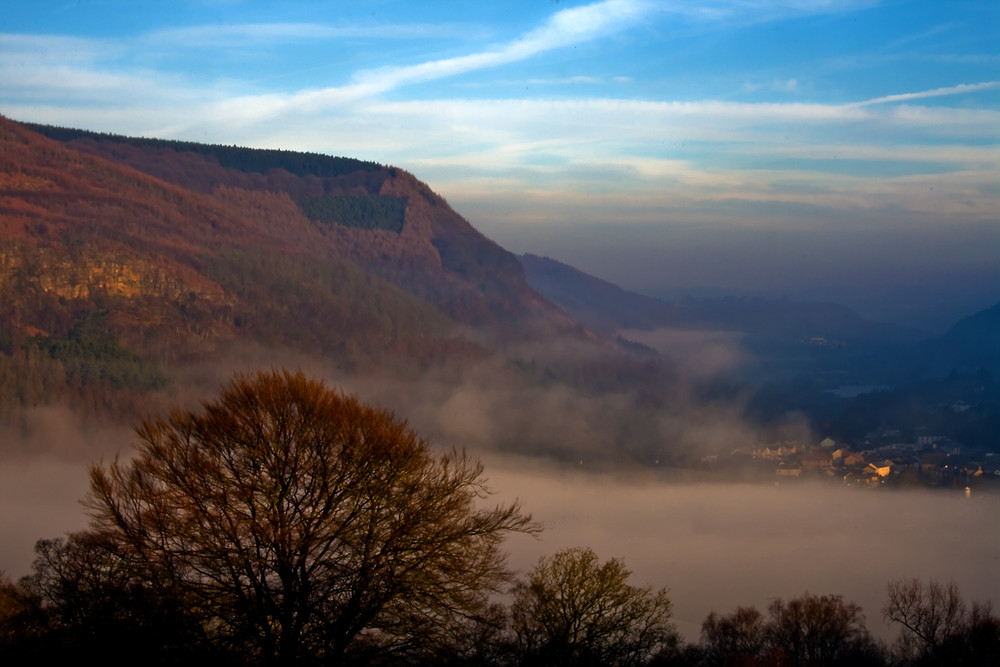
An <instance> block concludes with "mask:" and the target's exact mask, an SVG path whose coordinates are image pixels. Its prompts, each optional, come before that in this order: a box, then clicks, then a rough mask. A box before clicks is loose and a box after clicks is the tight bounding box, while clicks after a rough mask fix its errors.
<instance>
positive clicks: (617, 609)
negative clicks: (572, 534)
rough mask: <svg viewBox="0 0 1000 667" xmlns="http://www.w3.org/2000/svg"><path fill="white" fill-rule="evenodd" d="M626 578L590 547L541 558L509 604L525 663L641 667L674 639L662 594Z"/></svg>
mask: <svg viewBox="0 0 1000 667" xmlns="http://www.w3.org/2000/svg"><path fill="white" fill-rule="evenodd" d="M630 575H631V572H629V571H628V570H627V569H626V568H625V566H624V564H623V563H622V561H620V560H617V559H612V560H609V561H607V562H606V563H604V564H601V563H600V562H599V559H598V557H597V555H596V554H595V553H594V552H593V551H591V550H590V549H579V548H578V549H568V550H566V551H561V552H559V553H557V554H556V555H554V556H552V557H550V558H542V559H541V560H540V561H539V563H538V565H537V566H536V567H535V569H534V570H532V572H531V573H530V574H529V576H528V580H527V581H522V582H520V583H519V584H518V585H517V586H516V588H515V599H514V602H513V604H512V606H511V616H512V626H513V629H514V632H515V634H516V637H517V646H518V649H517V650H518V652H519V654H520V656H521V662H522V664H531V665H534V664H538V665H580V666H586V665H602V666H609V667H613V666H623V665H639V664H643V663H644V662H645V661H647V660H648V659H649V658H650V657H651V656H652V655H654V654H655V653H656V652H657V651H659V650H661V649H664V648H666V647H667V646H669V645H670V644H671V643H672V642H674V641H675V639H676V633H675V631H674V629H673V627H672V626H671V625H670V623H669V620H670V613H671V610H670V600H669V598H668V597H667V591H666V590H665V589H660V590H659V591H655V592H654V591H653V590H652V589H651V588H650V587H636V586H631V585H629V584H628V583H627V582H628V578H629V576H630Z"/></svg>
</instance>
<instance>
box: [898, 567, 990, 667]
mask: <svg viewBox="0 0 1000 667" xmlns="http://www.w3.org/2000/svg"><path fill="white" fill-rule="evenodd" d="M882 615H883V616H884V617H885V619H886V620H889V621H892V622H894V623H899V624H900V625H901V626H903V629H902V630H901V632H900V635H899V637H898V638H897V639H896V644H895V646H894V652H895V654H896V659H897V660H898V661H899V662H900V663H902V664H915V665H996V664H1000V618H997V617H996V616H994V615H993V611H992V609H991V607H990V605H989V604H988V603H981V602H974V603H973V604H972V607H971V608H969V607H968V606H967V605H966V603H965V600H964V599H963V598H962V596H961V594H960V593H959V590H958V586H957V585H956V584H955V583H954V582H950V583H948V584H942V583H941V582H938V581H935V580H934V579H931V580H930V581H929V582H928V583H927V584H925V583H924V582H923V581H921V580H920V579H918V578H912V579H896V580H893V581H890V582H889V584H888V587H887V599H886V604H885V607H883V608H882Z"/></svg>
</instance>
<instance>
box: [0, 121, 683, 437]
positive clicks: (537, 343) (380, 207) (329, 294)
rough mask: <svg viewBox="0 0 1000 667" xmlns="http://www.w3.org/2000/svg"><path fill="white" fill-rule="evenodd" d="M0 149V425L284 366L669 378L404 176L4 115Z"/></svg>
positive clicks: (399, 374) (588, 383)
mask: <svg viewBox="0 0 1000 667" xmlns="http://www.w3.org/2000/svg"><path fill="white" fill-rule="evenodd" d="M36 130H37V131H36ZM40 132H41V133H40ZM43 135H48V136H43ZM57 140H58V141H57ZM0 155H2V158H0V239H2V242H3V243H2V246H0V389H2V391H0V414H2V415H3V419H4V420H8V421H9V420H10V419H15V418H16V414H17V410H19V409H21V408H26V407H32V406H39V405H48V404H62V405H67V406H69V407H70V408H71V409H73V410H74V411H75V412H76V413H78V414H80V415H84V416H88V415H89V416H90V417H92V418H94V419H97V420H100V419H104V418H107V417H112V418H116V419H120V420H125V421H129V420H131V419H133V417H134V415H135V414H136V413H137V412H141V410H142V409H143V406H144V405H147V401H148V399H149V396H150V395H151V394H152V393H155V392H157V391H160V390H166V389H169V388H171V387H175V386H176V378H177V377H179V375H178V374H179V373H182V372H183V369H186V368H205V364H206V362H211V363H212V364H214V365H218V366H219V371H220V373H227V372H228V369H230V368H232V367H233V366H236V367H240V366H244V367H245V366H246V365H248V364H249V365H253V364H258V365H259V364H265V365H266V364H267V363H278V360H280V361H281V362H282V363H284V362H286V361H287V357H288V356H289V355H290V356H291V358H293V359H295V358H297V359H317V360H322V363H323V364H325V365H326V366H328V367H331V368H336V369H338V372H342V373H345V374H347V375H348V376H357V377H362V376H363V377H376V376H378V375H380V374H383V375H385V376H387V377H393V378H411V379H413V378H418V377H421V376H423V375H424V374H426V373H429V372H432V371H433V372H434V373H438V374H441V373H444V374H445V375H446V376H449V375H450V376H451V377H453V378H457V377H458V376H460V375H462V374H468V373H469V372H470V369H472V368H476V367H478V366H479V365H481V364H489V368H490V370H489V373H491V374H493V376H492V378H493V379H492V381H493V382H494V383H495V384H497V385H500V384H503V385H505V386H507V385H511V383H513V384H517V383H527V384H528V385H544V384H551V383H556V384H563V385H566V386H571V387H573V388H574V390H577V389H580V390H583V391H585V392H597V394H600V393H602V392H620V391H623V390H625V388H632V387H634V386H636V383H638V386H648V387H649V388H650V392H649V394H648V396H649V397H652V398H649V399H647V400H652V401H653V402H654V403H655V402H656V401H658V400H662V397H663V396H664V395H665V393H664V392H665V391H666V390H665V389H664V387H666V386H667V385H668V384H669V383H668V382H667V378H668V377H669V373H668V371H666V370H665V369H664V368H663V367H662V366H660V365H658V364H655V363H652V362H651V361H650V360H649V359H640V358H633V357H631V356H630V355H629V354H627V353H626V352H624V351H622V350H618V349H616V348H615V346H614V345H613V344H611V343H608V342H607V341H605V340H603V339H601V338H600V337H599V336H597V335H596V334H593V333H590V332H589V331H588V330H587V329H585V328H584V327H583V326H581V325H580V324H578V323H576V322H575V321H573V320H572V319H570V318H569V317H568V316H567V315H565V314H564V313H563V312H562V311H560V310H559V309H558V308H556V307H555V306H553V305H552V304H550V303H549V302H548V301H546V300H545V299H544V298H542V297H541V296H539V295H538V294H537V293H536V292H534V291H533V290H532V289H531V288H529V287H528V285H527V284H526V282H525V280H524V272H523V269H522V268H521V264H520V263H519V261H518V259H517V258H516V257H515V256H514V255H512V254H511V253H509V252H507V251H505V250H504V249H502V248H500V247H499V246H498V245H496V244H495V243H493V242H492V241H490V240H488V239H486V238H485V237H483V236H482V235H481V234H479V233H478V232H477V231H476V230H475V229H474V228H473V227H472V226H471V225H470V224H469V223H468V222H467V221H465V220H464V219H463V218H462V217H461V216H459V215H458V214H457V213H455V212H454V211H453V210H452V209H451V208H450V207H449V206H448V205H447V203H445V202H444V200H443V199H441V198H440V197H438V196H437V195H435V194H434V193H433V192H431V191H430V189H429V188H427V186H426V185H424V184H422V183H420V182H419V181H418V180H417V179H416V178H414V177H413V176H411V175H410V174H407V173H405V172H402V171H400V170H397V169H394V168H390V167H382V166H380V165H377V164H375V163H371V162H362V161H359V160H353V159H349V158H330V157H326V156H320V155H313V154H301V153H291V152H287V151H272V150H254V149H241V148H235V147H224V146H221V147H220V146H203V145H198V144H189V143H178V142H165V141H160V140H149V139H128V138H125V137H117V136H109V135H97V134H94V133H89V132H83V131H76V130H66V129H58V128H47V127H42V126H32V127H31V128H30V129H29V128H28V127H26V126H24V125H21V124H18V123H16V122H12V121H9V120H7V119H2V118H0ZM556 340H558V341H559V345H554V344H553V343H554V341H556ZM560 345H561V346H565V345H572V346H575V347H574V349H575V352H574V354H572V355H567V354H565V353H564V352H565V349H567V348H565V347H560ZM546 350H548V351H546ZM553 350H562V352H560V353H558V354H555V353H553ZM268 360H270V362H269V361H268ZM657 396H659V397H660V398H656V397H657ZM512 437H517V436H516V435H514V436H512Z"/></svg>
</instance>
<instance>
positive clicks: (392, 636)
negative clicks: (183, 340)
mask: <svg viewBox="0 0 1000 667" xmlns="http://www.w3.org/2000/svg"><path fill="white" fill-rule="evenodd" d="M137 434H138V437H139V444H138V452H137V455H136V456H135V458H134V459H133V460H131V461H129V462H123V461H117V460H116V461H115V462H114V463H113V464H111V465H110V466H107V467H99V466H98V467H94V468H93V469H92V470H91V491H90V494H89V496H88V501H87V502H88V506H89V507H90V509H91V511H92V514H93V517H94V530H95V531H97V532H99V533H102V534H106V535H109V536H111V538H112V539H114V540H116V541H117V543H118V544H119V545H121V546H122V547H123V548H125V549H127V550H128V552H129V554H130V557H132V558H134V559H136V560H137V561H139V562H141V563H142V565H143V567H144V569H145V576H146V577H147V578H148V580H150V581H154V582H159V583H160V585H162V586H168V587H170V589H171V590H175V591H177V594H178V595H181V596H183V598H184V599H185V601H186V604H188V605H189V608H190V611H191V612H192V613H194V614H195V615H197V616H198V617H199V618H201V619H202V624H203V626H204V627H206V628H209V629H210V630H209V631H210V632H211V633H213V634H214V636H215V637H216V638H217V639H218V640H221V641H225V642H229V643H230V644H232V645H233V646H236V647H239V648H240V649H241V650H245V651H249V652H250V653H251V654H252V655H255V656H257V659H258V660H260V661H263V662H267V663H276V664H291V663H300V662H305V661H314V660H315V661H323V662H326V663H331V664H339V663H341V662H344V661H346V660H348V659H356V660H358V661H364V660H367V659H370V658H373V657H374V656H377V655H384V654H397V655H398V654H405V653H407V652H409V651H413V652H419V651H426V649H427V644H428V643H430V642H433V641H434V639H435V637H436V636H437V634H439V633H441V632H444V631H445V629H446V628H448V627H449V626H450V623H451V620H452V619H453V618H455V617H462V616H471V615H474V614H475V613H476V612H477V611H479V610H480V609H481V608H482V607H483V605H484V604H485V598H486V595H487V594H488V592H490V591H492V590H496V589H497V588H498V587H499V586H500V585H501V584H502V583H503V582H505V581H506V580H507V578H508V576H509V574H508V572H507V571H506V569H505V567H504V555H503V553H502V551H501V549H500V547H501V544H502V541H503V539H504V537H505V536H506V535H507V534H509V533H511V532H518V531H521V532H525V531H529V532H530V531H533V530H536V527H535V526H534V524H532V523H531V521H530V517H527V516H525V515H523V514H522V512H521V511H520V509H519V507H518V506H517V505H516V504H513V505H508V506H498V507H494V508H483V507H481V505H482V500H483V498H484V497H485V495H486V494H487V489H486V487H485V486H484V481H483V475H482V473H483V468H482V466H481V464H480V463H478V462H476V461H472V460H469V459H467V458H466V457H465V456H464V455H461V454H455V453H452V454H443V455H440V456H438V455H434V454H432V452H431V450H430V448H429V446H428V444H427V442H426V441H424V440H422V439H420V438H419V437H418V436H417V435H416V434H415V433H414V432H413V431H412V430H411V429H409V428H408V427H407V425H406V423H405V422H403V421H401V420H399V419H397V418H396V417H395V416H394V415H392V414H391V413H389V412H386V411H382V410H378V409H375V408H372V407H369V406H366V405H363V404H361V403H360V402H359V401H357V400H356V399H355V398H352V397H346V396H344V395H342V394H340V393H338V392H335V391H332V390H330V389H328V388H327V387H326V386H325V385H324V384H323V383H321V382H318V381H314V380H310V379H307V378H306V377H305V376H304V375H302V374H301V373H295V374H292V373H289V372H287V371H281V372H277V371H273V372H262V373H257V374H253V375H238V376H237V377H236V378H235V379H234V380H233V381H232V382H231V383H230V384H229V385H228V386H227V387H225V388H224V390H223V391H222V393H221V395H220V396H219V398H218V399H216V400H214V401H210V402H206V403H205V404H203V406H202V408H201V409H200V410H198V411H185V410H178V411H175V412H173V413H172V414H171V415H170V417H169V418H168V419H157V420H154V421H146V422H144V423H143V424H142V425H141V426H140V427H139V428H138V429H137Z"/></svg>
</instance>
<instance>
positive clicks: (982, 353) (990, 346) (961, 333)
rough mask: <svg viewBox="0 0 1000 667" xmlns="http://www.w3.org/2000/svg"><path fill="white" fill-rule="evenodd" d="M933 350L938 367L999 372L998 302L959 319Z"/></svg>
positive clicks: (999, 324)
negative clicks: (936, 357) (940, 358)
mask: <svg viewBox="0 0 1000 667" xmlns="http://www.w3.org/2000/svg"><path fill="white" fill-rule="evenodd" d="M933 347H934V349H935V351H936V352H937V354H939V355H941V357H943V360H942V361H940V362H939V364H940V365H941V366H944V365H949V366H950V367H952V368H959V369H971V370H975V369H978V368H985V369H987V370H990V371H992V372H994V373H1000V303H998V304H996V305H994V306H992V307H990V308H986V309H985V310H981V311H979V312H978V313H974V314H972V315H970V316H968V317H965V318H963V319H961V320H959V321H958V322H956V323H955V324H954V325H953V326H952V327H951V328H950V329H949V330H948V332H947V333H945V335H944V336H943V337H942V338H941V339H940V340H937V341H934V346H933Z"/></svg>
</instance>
